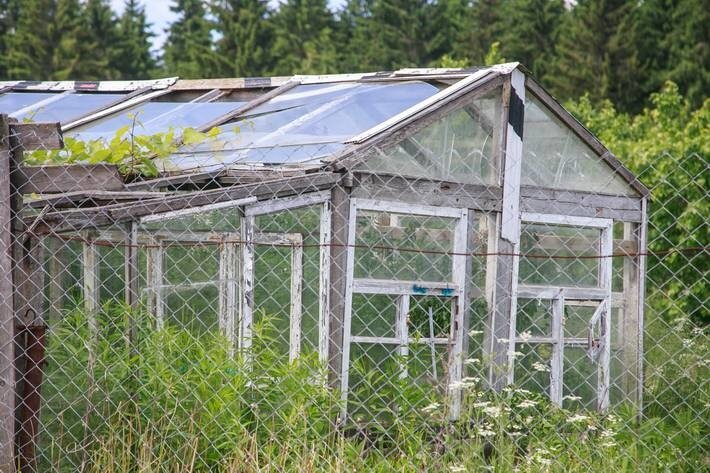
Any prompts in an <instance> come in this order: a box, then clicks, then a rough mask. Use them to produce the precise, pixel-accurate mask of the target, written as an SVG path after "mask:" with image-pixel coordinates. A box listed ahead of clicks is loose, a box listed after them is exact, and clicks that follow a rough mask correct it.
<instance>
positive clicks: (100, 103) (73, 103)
mask: <svg viewBox="0 0 710 473" xmlns="http://www.w3.org/2000/svg"><path fill="white" fill-rule="evenodd" d="M121 97H124V95H123V94H79V93H77V94H67V95H63V96H62V98H59V99H57V100H55V101H52V102H50V103H48V104H47V105H44V106H40V107H38V108H35V109H33V110H30V111H28V112H27V113H24V114H22V115H19V116H17V118H18V119H19V120H31V121H33V122H61V123H68V122H70V121H72V120H74V119H77V118H80V117H82V116H84V115H87V114H88V113H90V112H92V111H93V110H97V109H101V108H102V107H105V106H107V105H109V104H111V103H113V102H115V101H117V100H119V99H120V98H121Z"/></svg>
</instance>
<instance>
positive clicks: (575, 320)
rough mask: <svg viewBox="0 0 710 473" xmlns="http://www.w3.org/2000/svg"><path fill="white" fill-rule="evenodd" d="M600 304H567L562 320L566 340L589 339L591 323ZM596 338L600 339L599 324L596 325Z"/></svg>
mask: <svg viewBox="0 0 710 473" xmlns="http://www.w3.org/2000/svg"><path fill="white" fill-rule="evenodd" d="M597 306H598V304H595V305H588V306H580V305H571V304H565V317H564V319H563V320H562V323H563V325H564V337H565V338H587V335H588V333H589V321H590V320H591V319H592V316H593V315H594V312H595V311H596V309H597ZM596 325H597V329H596V331H595V337H599V330H598V327H599V323H597V324H596Z"/></svg>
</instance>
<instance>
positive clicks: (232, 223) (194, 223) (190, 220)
mask: <svg viewBox="0 0 710 473" xmlns="http://www.w3.org/2000/svg"><path fill="white" fill-rule="evenodd" d="M140 229H141V231H153V232H160V233H162V234H163V235H166V236H167V235H172V236H174V237H175V238H176V239H180V237H181V236H182V237H184V238H196V237H200V236H203V237H204V238H205V239H207V238H209V237H210V236H213V237H214V236H215V235H216V234H219V233H220V232H225V233H238V232H239V211H238V209H237V206H234V207H224V208H221V209H217V210H206V211H204V212H200V213H196V214H192V215H186V216H183V217H177V218H170V219H166V220H158V221H155V222H146V223H144V224H141V227H140Z"/></svg>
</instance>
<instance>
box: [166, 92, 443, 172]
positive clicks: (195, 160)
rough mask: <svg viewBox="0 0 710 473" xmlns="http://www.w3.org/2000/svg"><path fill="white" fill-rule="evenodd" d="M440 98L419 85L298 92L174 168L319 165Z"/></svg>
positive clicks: (229, 128)
mask: <svg viewBox="0 0 710 473" xmlns="http://www.w3.org/2000/svg"><path fill="white" fill-rule="evenodd" d="M437 92H438V89H437V88H436V87H434V86H433V85H430V84H427V83H426V82H418V81H409V82H402V83H373V84H363V83H341V84H311V85H301V86H297V87H295V88H294V89H292V90H291V91H288V92H286V93H284V94H283V95H280V96H277V97H274V98H273V99H271V100H270V101H269V102H267V103H265V104H263V105H260V106H259V107H256V108H255V109H254V110H251V111H250V112H249V114H248V115H247V116H245V117H242V118H240V119H238V120H237V121H235V122H233V123H230V124H225V125H224V126H222V127H221V128H222V130H223V131H222V133H220V135H219V136H218V137H217V138H215V139H214V140H209V141H206V142H204V143H200V144H197V145H194V146H189V147H184V148H183V149H181V150H180V152H179V153H177V155H176V158H175V160H173V162H172V165H173V166H175V167H180V168H184V167H189V168H193V167H196V166H206V167H209V166H215V165H220V164H225V163H226V164H231V163H235V162H265V163H292V162H304V161H311V160H315V159H318V158H320V157H323V156H326V155H327V154H330V153H332V152H333V151H334V149H333V148H338V147H339V146H341V145H342V143H343V142H345V141H347V140H348V139H350V138H352V137H353V136H355V135H357V134H359V133H361V132H363V131H365V130H367V129H369V128H372V127H373V126H375V125H377V124H379V123H381V122H383V121H385V120H387V119H388V118H390V117H392V116H394V115H396V114H398V113H400V112H402V111H404V110H406V109H407V108H409V107H411V106H412V105H415V104H417V103H419V102H421V101H422V100H424V99H426V98H428V97H430V96H432V95H434V94H435V93H437ZM324 145H328V146H324ZM289 147H290V148H300V147H303V149H302V150H300V151H299V150H295V149H288V148H289ZM267 150H269V151H268V152H267Z"/></svg>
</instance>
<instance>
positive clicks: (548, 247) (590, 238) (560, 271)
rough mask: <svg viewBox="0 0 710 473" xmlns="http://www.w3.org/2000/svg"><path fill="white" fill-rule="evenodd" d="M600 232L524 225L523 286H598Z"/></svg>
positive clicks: (559, 226) (587, 229)
mask: <svg viewBox="0 0 710 473" xmlns="http://www.w3.org/2000/svg"><path fill="white" fill-rule="evenodd" d="M600 248H601V231H600V230H598V229H594V228H582V227H568V226H562V225H550V224H539V223H525V222H523V224H522V228H521V232H520V253H521V254H522V256H521V257H520V267H519V281H520V283H521V284H533V285H546V286H570V287H597V286H598V285H599V259H597V258H594V256H598V255H599V252H600Z"/></svg>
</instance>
